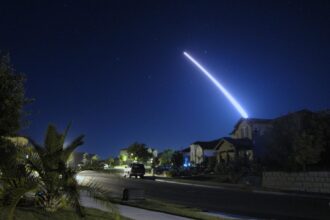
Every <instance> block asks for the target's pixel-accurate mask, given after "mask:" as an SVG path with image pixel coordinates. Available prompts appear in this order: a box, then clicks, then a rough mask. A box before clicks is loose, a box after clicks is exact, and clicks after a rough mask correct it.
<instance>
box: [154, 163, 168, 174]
mask: <svg viewBox="0 0 330 220" xmlns="http://www.w3.org/2000/svg"><path fill="white" fill-rule="evenodd" d="M170 169H171V166H169V165H160V166H158V167H156V168H155V169H154V172H155V174H157V175H160V174H163V173H164V171H170Z"/></svg>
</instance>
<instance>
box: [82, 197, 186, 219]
mask: <svg viewBox="0 0 330 220" xmlns="http://www.w3.org/2000/svg"><path fill="white" fill-rule="evenodd" d="M81 204H82V206H85V207H89V208H95V209H100V210H102V211H106V212H109V211H111V208H110V207H107V206H106V205H105V204H103V203H101V202H99V203H98V202H97V201H95V200H94V199H92V198H90V197H88V196H87V194H84V193H82V194H81ZM114 206H115V207H116V208H117V209H118V211H119V213H120V214H121V215H122V216H125V217H127V218H130V219H135V220H154V219H157V220H168V219H173V220H191V219H190V218H185V217H180V216H176V215H170V214H166V213H162V212H155V211H149V210H145V209H140V208H135V207H131V206H125V205H114Z"/></svg>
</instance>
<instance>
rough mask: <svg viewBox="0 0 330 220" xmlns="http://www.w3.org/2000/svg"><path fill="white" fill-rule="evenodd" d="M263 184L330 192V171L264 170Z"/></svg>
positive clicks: (275, 187)
mask: <svg viewBox="0 0 330 220" xmlns="http://www.w3.org/2000/svg"><path fill="white" fill-rule="evenodd" d="M262 186H263V187H268V188H274V189H281V190H294V191H304V192H316V193H330V172H299V173H285V172H264V173H263V175H262Z"/></svg>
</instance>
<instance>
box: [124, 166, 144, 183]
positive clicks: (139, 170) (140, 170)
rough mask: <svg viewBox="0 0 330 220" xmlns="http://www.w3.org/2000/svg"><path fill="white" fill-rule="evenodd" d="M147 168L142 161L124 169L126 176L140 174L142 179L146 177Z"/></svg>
mask: <svg viewBox="0 0 330 220" xmlns="http://www.w3.org/2000/svg"><path fill="white" fill-rule="evenodd" d="M145 172H146V170H145V168H144V165H143V164H140V163H132V164H130V165H129V166H126V167H125V169H124V177H129V178H131V176H135V178H137V177H138V176H139V177H140V178H141V179H142V178H143V177H144V174H145Z"/></svg>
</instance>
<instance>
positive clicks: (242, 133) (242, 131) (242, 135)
mask: <svg viewBox="0 0 330 220" xmlns="http://www.w3.org/2000/svg"><path fill="white" fill-rule="evenodd" d="M243 137H244V129H243V128H241V138H243Z"/></svg>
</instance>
